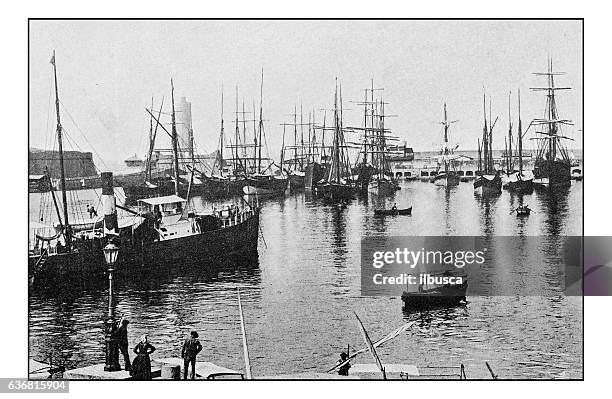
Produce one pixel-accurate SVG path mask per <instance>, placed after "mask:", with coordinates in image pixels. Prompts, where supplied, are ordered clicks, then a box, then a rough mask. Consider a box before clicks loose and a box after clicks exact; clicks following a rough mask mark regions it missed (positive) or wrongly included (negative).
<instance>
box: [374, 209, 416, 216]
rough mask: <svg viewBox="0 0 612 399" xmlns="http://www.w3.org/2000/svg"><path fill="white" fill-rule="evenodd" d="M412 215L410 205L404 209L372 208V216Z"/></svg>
mask: <svg viewBox="0 0 612 399" xmlns="http://www.w3.org/2000/svg"><path fill="white" fill-rule="evenodd" d="M397 215H412V207H410V208H404V209H374V216H397Z"/></svg>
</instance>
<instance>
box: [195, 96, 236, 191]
mask: <svg viewBox="0 0 612 399" xmlns="http://www.w3.org/2000/svg"><path fill="white" fill-rule="evenodd" d="M223 108H224V102H223V90H221V127H220V131H219V146H218V150H217V151H218V153H219V156H218V158H217V157H216V158H215V162H214V163H213V165H212V167H211V168H210V171H209V173H208V174H207V173H206V172H204V171H197V170H196V171H197V172H198V177H199V179H200V181H201V182H202V186H203V190H202V191H203V192H204V195H205V196H207V197H210V198H221V197H227V196H231V195H232V194H234V193H241V192H242V185H239V184H238V181H237V180H236V179H233V178H232V175H231V174H230V173H229V170H228V168H227V161H226V159H225V158H224V156H223V155H224V153H223V150H224V149H225V119H224V116H223Z"/></svg>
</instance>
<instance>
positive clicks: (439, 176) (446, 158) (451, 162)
mask: <svg viewBox="0 0 612 399" xmlns="http://www.w3.org/2000/svg"><path fill="white" fill-rule="evenodd" d="M456 122H458V121H457V120H454V121H449V120H448V116H447V113H446V103H444V120H443V121H442V122H440V124H441V125H443V126H444V142H443V144H442V148H441V149H440V153H439V155H438V156H437V157H436V160H437V163H438V169H437V171H436V174H435V176H434V177H433V178H432V179H431V182H432V183H434V184H435V185H438V186H444V187H453V186H457V185H459V180H460V177H459V174H458V173H457V171H456V165H455V161H456V160H457V159H458V158H460V156H458V155H455V154H454V150H455V149H456V148H457V147H455V148H454V149H453V148H450V147H449V135H448V130H449V128H450V125H451V124H453V123H456Z"/></svg>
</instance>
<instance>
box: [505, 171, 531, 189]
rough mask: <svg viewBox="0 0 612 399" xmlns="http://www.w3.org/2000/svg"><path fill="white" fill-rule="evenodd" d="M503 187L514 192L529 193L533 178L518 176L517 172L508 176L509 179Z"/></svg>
mask: <svg viewBox="0 0 612 399" xmlns="http://www.w3.org/2000/svg"><path fill="white" fill-rule="evenodd" d="M504 188H505V189H506V190H508V191H512V192H515V193H530V192H532V191H533V179H532V178H526V177H524V176H520V175H519V173H518V172H517V173H516V174H514V175H511V176H510V180H509V181H508V182H507V183H506V184H504Z"/></svg>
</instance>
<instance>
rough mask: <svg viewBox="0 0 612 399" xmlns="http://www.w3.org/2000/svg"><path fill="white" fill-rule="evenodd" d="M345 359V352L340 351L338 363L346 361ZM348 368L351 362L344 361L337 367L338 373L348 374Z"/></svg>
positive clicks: (346, 356) (346, 357)
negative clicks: (342, 364)
mask: <svg viewBox="0 0 612 399" xmlns="http://www.w3.org/2000/svg"><path fill="white" fill-rule="evenodd" d="M347 359H348V355H347V353H346V352H342V353H341V354H340V360H339V361H338V364H341V363H344V362H346V360H347ZM350 368H351V364H350V363H349V362H346V364H345V365H344V366H340V368H338V375H344V376H348V375H349V369H350Z"/></svg>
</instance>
